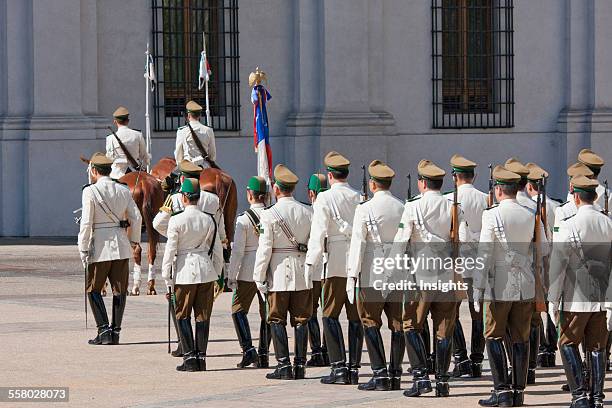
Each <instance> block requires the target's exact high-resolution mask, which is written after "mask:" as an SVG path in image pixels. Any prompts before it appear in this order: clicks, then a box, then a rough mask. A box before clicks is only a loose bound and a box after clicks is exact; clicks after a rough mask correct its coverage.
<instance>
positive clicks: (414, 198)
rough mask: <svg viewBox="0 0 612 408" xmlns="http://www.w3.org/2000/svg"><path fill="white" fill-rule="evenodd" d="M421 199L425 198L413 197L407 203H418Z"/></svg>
mask: <svg viewBox="0 0 612 408" xmlns="http://www.w3.org/2000/svg"><path fill="white" fill-rule="evenodd" d="M421 198H423V196H415V197H412V198H411V199H409V200H408V201H407V202H408V203H412V202H413V201H418V200H420V199H421Z"/></svg>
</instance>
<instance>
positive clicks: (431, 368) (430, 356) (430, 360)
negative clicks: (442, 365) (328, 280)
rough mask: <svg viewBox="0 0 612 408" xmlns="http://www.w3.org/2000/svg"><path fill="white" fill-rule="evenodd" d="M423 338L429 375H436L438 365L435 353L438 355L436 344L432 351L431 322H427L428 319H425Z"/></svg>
mask: <svg viewBox="0 0 612 408" xmlns="http://www.w3.org/2000/svg"><path fill="white" fill-rule="evenodd" d="M421 336H422V337H423V343H424V344H425V350H426V353H427V373H428V374H435V373H436V367H435V366H436V363H435V361H436V360H435V356H434V355H435V353H436V349H435V342H434V349H433V350H432V349H431V344H432V342H431V332H430V331H429V322H428V321H427V319H425V322H424V323H423V332H422V333H421Z"/></svg>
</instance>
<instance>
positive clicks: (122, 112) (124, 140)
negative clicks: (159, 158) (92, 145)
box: [106, 106, 151, 180]
mask: <svg viewBox="0 0 612 408" xmlns="http://www.w3.org/2000/svg"><path fill="white" fill-rule="evenodd" d="M129 123H130V112H129V111H128V110H127V108H125V107H123V106H120V107H118V108H117V110H116V111H115V112H114V113H113V124H114V125H115V126H116V127H117V131H116V132H115V134H116V136H115V134H112V135H108V136H106V157H108V158H109V159H111V160H112V161H113V165H112V171H111V174H110V177H111V178H114V179H116V180H119V179H120V178H121V177H123V176H125V174H126V173H129V172H131V171H138V170H146V168H147V166H148V165H149V163H150V160H151V158H150V157H149V154H148V153H147V145H146V143H145V140H144V137H142V133H141V132H140V131H139V130H133V129H130V128H129V127H128V125H129ZM126 150H127V151H126ZM134 162H135V163H134Z"/></svg>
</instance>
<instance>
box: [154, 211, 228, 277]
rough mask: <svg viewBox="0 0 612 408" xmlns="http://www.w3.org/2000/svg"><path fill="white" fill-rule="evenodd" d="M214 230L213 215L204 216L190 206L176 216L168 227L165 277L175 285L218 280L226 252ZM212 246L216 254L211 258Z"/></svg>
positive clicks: (163, 265) (164, 264) (163, 266)
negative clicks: (209, 253)
mask: <svg viewBox="0 0 612 408" xmlns="http://www.w3.org/2000/svg"><path fill="white" fill-rule="evenodd" d="M214 230H215V223H214V221H213V220H212V217H211V215H210V214H206V213H203V212H202V211H200V210H199V208H198V207H196V206H192V205H189V206H187V208H185V211H183V212H182V213H180V214H177V215H175V216H173V217H172V218H171V219H170V222H169V223H168V241H167V242H166V248H165V251H164V259H163V261H162V277H163V278H164V279H166V280H169V279H170V277H172V278H173V280H174V284H176V285H191V284H196V283H208V282H213V281H215V280H217V278H218V277H219V275H220V274H221V269H222V267H223V250H222V248H221V242H220V241H219V236H218V235H215V232H214ZM213 243H214V247H213V252H212V254H211V256H209V255H208V252H209V250H210V248H211V245H213ZM175 256H176V263H175ZM173 264H175V267H174V269H173V268H172V267H173ZM173 271H174V273H173Z"/></svg>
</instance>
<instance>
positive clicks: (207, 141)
mask: <svg viewBox="0 0 612 408" xmlns="http://www.w3.org/2000/svg"><path fill="white" fill-rule="evenodd" d="M189 124H190V125H191V127H192V128H193V130H194V132H195V133H196V135H197V136H198V139H200V142H201V143H202V146H203V147H204V149H205V150H206V153H207V154H208V157H209V158H210V160H212V161H216V160H217V148H216V146H215V133H214V131H213V129H212V128H209V127H208V126H206V125H203V124H202V123H200V122H198V121H190V122H189ZM174 158H175V159H176V162H177V163H180V162H182V161H183V160H189V161H190V162H192V163H193V164H195V165H197V166H202V167H204V168H208V167H210V166H209V165H208V162H207V161H206V160H205V158H204V157H203V156H202V152H201V151H200V149H198V145H197V144H196V142H195V140H194V139H193V135H192V134H191V130H190V129H189V126H183V127H181V128H179V129H178V130H177V131H176V147H175V149H174Z"/></svg>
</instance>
